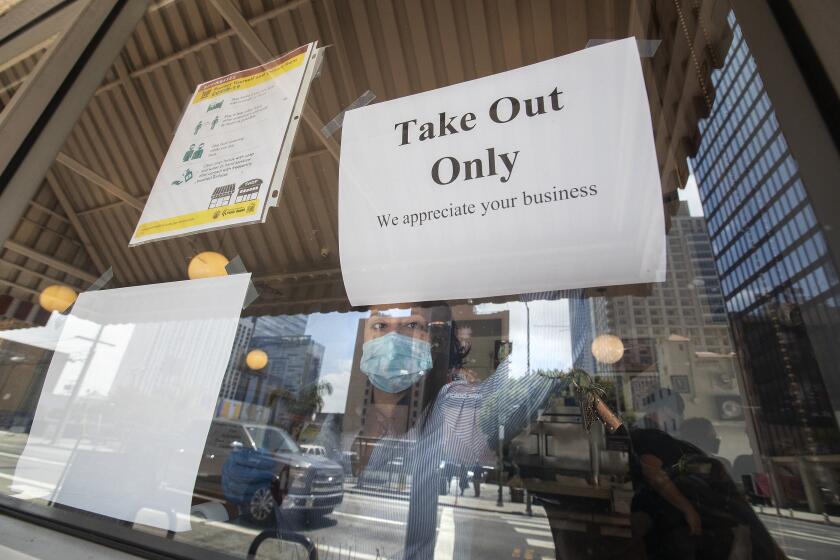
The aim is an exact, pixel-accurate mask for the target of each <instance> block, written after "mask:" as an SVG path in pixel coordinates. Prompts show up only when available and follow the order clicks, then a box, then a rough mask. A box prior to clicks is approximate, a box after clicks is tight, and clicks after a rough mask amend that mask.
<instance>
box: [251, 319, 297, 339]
mask: <svg viewBox="0 0 840 560" xmlns="http://www.w3.org/2000/svg"><path fill="white" fill-rule="evenodd" d="M304 332H306V315H275V316H268V317H257V318H256V324H255V326H254V336H262V337H280V336H297V335H301V334H303V333H304Z"/></svg>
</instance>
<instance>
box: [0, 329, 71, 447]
mask: <svg viewBox="0 0 840 560" xmlns="http://www.w3.org/2000/svg"><path fill="white" fill-rule="evenodd" d="M53 354H54V353H53V352H50V351H48V350H45V349H43V348H38V347H36V346H29V345H27V344H21V343H19V342H13V341H9V340H0V363H3V364H5V367H3V368H2V369H0V397H2V398H0V430H14V431H23V432H29V426H30V424H31V422H32V419H33V418H34V417H35V408H36V406H37V404H38V398H39V397H40V395H41V388H42V387H43V384H44V379H45V378H46V375H47V369H48V368H49V366H50V360H51V359H52V358H53ZM64 359H66V358H65V357H63V356H60V355H57V356H56V357H55V360H56V361H57V362H58V363H61V361H63V360H64Z"/></svg>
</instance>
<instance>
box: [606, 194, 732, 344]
mask: <svg viewBox="0 0 840 560" xmlns="http://www.w3.org/2000/svg"><path fill="white" fill-rule="evenodd" d="M607 314H608V317H609V323H610V325H611V327H612V328H613V329H615V331H616V334H618V335H619V336H620V337H621V338H622V339H623V338H629V339H635V338H655V339H662V338H667V337H669V336H671V335H677V336H681V337H686V338H689V339H691V341H692V342H693V343H694V345H695V347H696V348H697V349H698V350H701V351H705V352H715V353H718V354H728V353H730V352H732V342H731V339H730V336H729V325H728V324H727V322H726V314H725V312H724V308H723V298H722V297H721V292H720V283H719V282H718V279H717V273H716V272H715V267H714V259H713V258H712V252H711V246H710V245H709V238H708V235H707V234H706V228H705V224H704V221H703V218H699V217H691V216H689V214H688V206H687V204H686V203H684V202H683V203H680V208H679V211H678V212H677V215H676V216H674V217H673V218H672V220H671V230H670V231H669V232H668V271H667V277H666V280H665V282H664V283H661V284H654V285H653V291H652V293H651V294H650V295H649V296H647V297H634V296H623V297H613V298H610V299H609V301H608V304H607ZM628 350H629V351H632V348H628Z"/></svg>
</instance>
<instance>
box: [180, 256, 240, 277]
mask: <svg viewBox="0 0 840 560" xmlns="http://www.w3.org/2000/svg"><path fill="white" fill-rule="evenodd" d="M229 262H230V261H228V260H227V258H226V257H225V256H224V255H222V254H220V253H216V252H215V251H204V252H203V253H199V254H197V255H196V256H194V257H193V258H192V260H191V261H190V266H189V267H188V268H187V276H188V277H189V278H190V280H197V279H199V278H213V277H214V276H227V269H225V267H226V266H227V265H228V263H229Z"/></svg>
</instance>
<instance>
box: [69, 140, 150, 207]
mask: <svg viewBox="0 0 840 560" xmlns="http://www.w3.org/2000/svg"><path fill="white" fill-rule="evenodd" d="M55 160H56V161H57V162H58V163H60V164H61V165H63V166H65V167H66V168H67V169H69V170H70V171H73V172H74V173H76V174H78V175H79V176H81V177H83V178H85V179H87V180H88V182H90V183H92V184H94V185H96V186H97V187H99V188H101V189H102V190H103V191H105V192H107V193H108V194H110V195H112V196H115V197H117V198H119V199H120V200H122V201H123V202H125V203H126V204H128V205H129V206H131V207H132V208H136V209H137V210H139V211H140V212H142V211H143V206H144V205H143V202H141V201H140V200H138V199H136V198H134V196H133V195H131V194H130V193H129V192H128V191H126V190H125V189H124V188H122V187H120V186H118V185H115V184H114V183H112V182H111V181H109V180H108V179H106V178H105V177H103V176H102V175H100V174H98V173H96V172H95V171H93V170H92V169H90V168H89V167H87V166H86V165H84V164H83V163H81V162H79V161H76V160H75V159H73V158H71V157H70V156H68V155H67V154H65V153H64V152H59V153H58V156H57V157H56V158H55Z"/></svg>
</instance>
